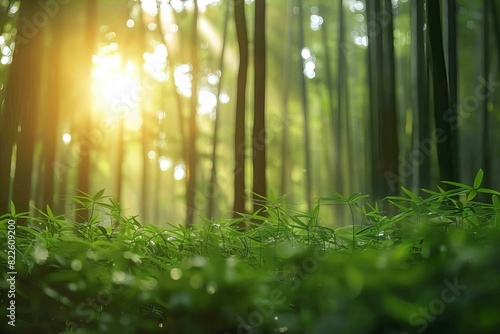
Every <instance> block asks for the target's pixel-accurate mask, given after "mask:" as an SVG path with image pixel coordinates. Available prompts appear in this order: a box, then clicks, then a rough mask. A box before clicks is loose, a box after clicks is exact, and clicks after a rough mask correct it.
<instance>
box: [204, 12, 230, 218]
mask: <svg viewBox="0 0 500 334" xmlns="http://www.w3.org/2000/svg"><path fill="white" fill-rule="evenodd" d="M229 8H230V6H229V2H228V3H227V4H226V13H225V16H224V27H223V35H222V48H221V52H220V60H219V70H220V73H221V75H220V78H219V83H218V86H217V97H218V98H217V104H216V106H215V120H214V138H213V145H212V170H211V172H210V184H209V186H208V191H209V194H208V211H207V217H208V218H209V219H212V218H213V217H214V210H215V196H216V193H217V192H218V189H219V184H218V183H217V144H218V138H217V135H218V133H219V124H220V95H221V90H222V76H223V73H224V69H223V67H224V53H225V51H226V39H227V25H228V22H229Z"/></svg>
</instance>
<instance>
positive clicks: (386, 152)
mask: <svg viewBox="0 0 500 334" xmlns="http://www.w3.org/2000/svg"><path fill="white" fill-rule="evenodd" d="M384 4H385V6H384V10H383V12H382V13H381V16H380V25H381V27H382V43H383V52H382V57H383V59H382V63H383V71H382V73H381V74H382V75H381V76H380V79H381V81H379V84H380V86H381V87H380V88H381V91H380V100H379V102H380V105H379V108H380V109H379V114H378V117H379V119H378V124H379V153H380V162H381V165H380V167H379V168H380V169H379V173H380V174H379V177H380V179H381V180H383V182H382V183H381V187H380V193H379V198H383V197H385V196H389V195H395V194H397V193H398V191H399V183H396V184H394V185H390V184H389V183H388V182H386V181H385V180H384V175H386V173H391V174H398V154H399V150H398V132H397V129H398V122H397V112H396V80H395V70H394V68H395V66H394V35H393V32H394V24H393V23H394V20H393V14H392V1H391V0H384ZM384 13H385V15H387V24H385V25H384V24H383V22H384V17H383V16H382V15H383V14H384Z"/></svg>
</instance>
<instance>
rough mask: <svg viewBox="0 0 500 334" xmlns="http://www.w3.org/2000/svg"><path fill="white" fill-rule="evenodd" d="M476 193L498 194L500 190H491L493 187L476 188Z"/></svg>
mask: <svg viewBox="0 0 500 334" xmlns="http://www.w3.org/2000/svg"><path fill="white" fill-rule="evenodd" d="M477 192H478V193H485V194H493V195H500V192H498V191H496V190H493V189H487V188H479V189H477Z"/></svg>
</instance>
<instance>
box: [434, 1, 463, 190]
mask: <svg viewBox="0 0 500 334" xmlns="http://www.w3.org/2000/svg"><path fill="white" fill-rule="evenodd" d="M427 10H428V14H427V15H428V29H427V30H428V36H429V42H430V48H431V68H432V82H433V85H432V86H433V105H434V121H435V126H436V145H437V152H438V164H439V175H440V178H441V180H451V181H457V177H456V176H457V173H456V171H457V168H456V166H457V162H456V161H454V156H453V153H452V152H453V151H454V150H456V149H457V147H456V145H454V144H453V141H452V138H453V136H454V134H452V131H453V130H452V122H450V121H456V115H455V114H454V112H455V110H454V109H453V108H452V107H451V106H450V95H449V88H448V76H447V74H446V66H445V59H444V48H443V38H442V28H441V11H440V8H439V2H438V1H429V2H428V3H427Z"/></svg>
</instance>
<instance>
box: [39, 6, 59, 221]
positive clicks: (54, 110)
mask: <svg viewBox="0 0 500 334" xmlns="http://www.w3.org/2000/svg"><path fill="white" fill-rule="evenodd" d="M60 10H61V11H62V10H64V8H61V9H60ZM50 27H51V40H52V43H51V49H50V51H49V52H50V62H51V64H53V65H51V70H50V71H49V78H48V87H49V91H48V107H47V119H46V121H45V124H44V125H45V126H46V129H45V130H44V133H43V136H44V142H43V144H44V145H43V164H44V177H43V180H40V181H41V182H40V183H43V195H42V198H43V203H41V204H42V205H41V208H45V207H46V206H50V207H51V208H52V210H54V211H55V210H56V209H57V208H56V207H55V205H54V204H55V202H54V194H55V182H54V176H55V173H54V172H55V169H54V163H55V161H56V151H57V142H58V139H59V138H60V137H59V135H60V134H59V131H58V129H59V112H60V110H59V109H60V108H59V99H60V97H61V96H60V95H61V94H60V85H59V83H60V81H61V76H60V73H61V57H60V54H61V47H60V46H61V43H60V41H61V35H62V31H63V26H62V16H61V12H59V14H58V15H56V16H55V17H54V18H52V21H51V26H50ZM59 195H62V194H59Z"/></svg>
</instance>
